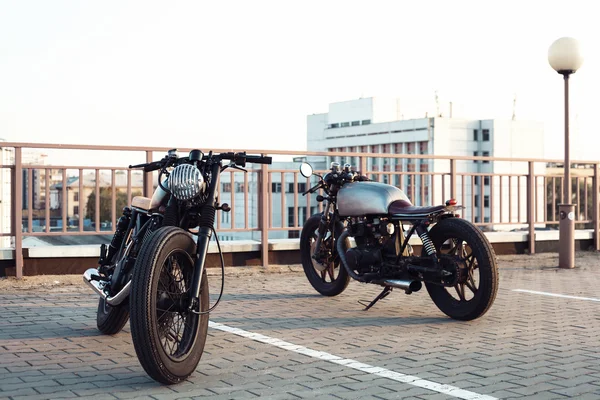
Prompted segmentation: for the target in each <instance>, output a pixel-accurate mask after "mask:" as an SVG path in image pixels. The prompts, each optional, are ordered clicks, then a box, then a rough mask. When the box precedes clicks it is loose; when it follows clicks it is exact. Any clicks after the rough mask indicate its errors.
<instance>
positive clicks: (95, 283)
mask: <svg viewBox="0 0 600 400" xmlns="http://www.w3.org/2000/svg"><path fill="white" fill-rule="evenodd" d="M95 277H98V270H97V269H96V268H90V269H88V270H87V271H85V272H84V273H83V281H84V282H85V283H87V284H88V286H89V287H91V288H92V290H93V291H94V292H95V293H96V294H97V295H98V296H100V297H102V298H103V299H104V300H105V301H106V303H108V305H111V306H118V305H119V304H121V303H122V302H123V301H124V300H125V299H126V298H127V296H129V292H130V291H131V281H129V282H127V284H126V285H125V286H124V287H123V289H121V291H120V292H119V293H117V294H115V295H114V296H108V295H107V294H106V293H104V290H103V289H102V288H101V287H100V284H101V283H103V282H101V281H99V280H98V279H94V278H95Z"/></svg>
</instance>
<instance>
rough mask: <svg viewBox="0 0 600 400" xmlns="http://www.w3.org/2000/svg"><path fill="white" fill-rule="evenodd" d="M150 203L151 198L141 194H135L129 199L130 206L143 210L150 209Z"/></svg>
mask: <svg viewBox="0 0 600 400" xmlns="http://www.w3.org/2000/svg"><path fill="white" fill-rule="evenodd" d="M151 203H152V199H150V198H148V197H143V196H135V197H134V198H133V200H132V201H131V206H132V207H135V208H139V209H141V210H144V211H149V210H150V204H151Z"/></svg>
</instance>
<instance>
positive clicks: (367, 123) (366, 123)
mask: <svg viewBox="0 0 600 400" xmlns="http://www.w3.org/2000/svg"><path fill="white" fill-rule="evenodd" d="M370 123H371V120H370V119H363V120H362V122H361V124H362V125H369V124H370Z"/></svg>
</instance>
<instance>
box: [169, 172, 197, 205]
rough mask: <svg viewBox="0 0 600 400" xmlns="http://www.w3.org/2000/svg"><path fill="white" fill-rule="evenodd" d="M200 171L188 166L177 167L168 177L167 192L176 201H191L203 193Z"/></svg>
mask: <svg viewBox="0 0 600 400" xmlns="http://www.w3.org/2000/svg"><path fill="white" fill-rule="evenodd" d="M204 187H205V182H204V178H203V177H202V173H200V170H199V169H198V168H196V167H195V166H193V165H190V164H182V165H178V166H177V167H175V169H173V171H172V172H171V175H169V190H170V191H171V193H173V196H175V198H176V199H178V200H191V199H193V198H194V197H196V196H198V195H200V194H201V193H202V192H204Z"/></svg>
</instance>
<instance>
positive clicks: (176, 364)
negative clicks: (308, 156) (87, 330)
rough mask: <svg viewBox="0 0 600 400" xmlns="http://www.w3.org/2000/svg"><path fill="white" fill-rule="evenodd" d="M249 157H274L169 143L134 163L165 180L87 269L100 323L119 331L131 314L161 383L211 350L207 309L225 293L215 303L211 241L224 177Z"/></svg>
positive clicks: (145, 359)
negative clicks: (183, 153)
mask: <svg viewBox="0 0 600 400" xmlns="http://www.w3.org/2000/svg"><path fill="white" fill-rule="evenodd" d="M223 161H227V163H223ZM246 162H251V163H261V164H271V157H265V156H258V155H256V156H255V155H246V153H245V152H242V153H221V154H213V153H212V152H210V153H208V154H203V153H202V152H201V151H200V150H192V151H191V152H190V153H189V156H187V157H178V156H177V152H176V150H170V151H169V153H168V155H167V156H165V157H164V158H163V159H162V160H160V161H155V162H151V163H147V164H140V165H130V166H129V167H130V168H143V170H144V171H146V172H149V171H156V170H160V173H159V178H158V187H157V188H156V190H155V192H154V194H153V196H152V198H146V197H141V196H138V197H135V198H134V199H133V201H132V204H131V207H125V209H124V210H123V216H122V217H121V218H120V219H119V221H118V224H117V226H116V229H115V234H114V236H113V239H112V241H111V243H110V245H109V246H108V247H107V246H105V245H102V246H101V251H100V260H99V262H98V268H91V269H88V270H87V271H86V272H85V273H84V274H83V278H84V282H86V283H87V284H88V285H89V286H90V287H91V288H92V289H93V290H94V292H95V293H96V294H98V295H99V296H100V299H99V302H98V311H97V316H96V322H97V326H98V329H99V330H100V331H101V332H102V333H105V334H109V335H112V334H115V333H118V332H119V331H120V330H121V329H122V328H123V326H124V325H125V324H126V323H127V320H128V319H130V320H131V322H130V326H131V336H132V341H133V345H134V347H135V351H136V354H137V356H138V359H139V361H140V363H141V364H142V367H144V370H145V371H146V373H148V375H150V377H152V378H153V379H155V380H156V381H159V382H161V383H166V384H171V383H177V382H180V381H182V380H184V379H185V378H187V377H188V376H190V375H191V374H192V373H193V372H194V370H195V369H196V366H197V365H198V362H199V361H200V357H201V356H202V352H203V351H204V344H205V341H206V335H207V330H208V315H209V312H210V311H212V310H213V309H214V308H215V307H216V305H217V304H218V302H219V300H220V296H219V300H217V301H216V303H215V304H214V305H213V307H211V308H210V309H209V293H208V281H207V277H206V269H205V262H206V256H207V252H208V245H209V242H210V240H211V237H212V235H213V233H214V221H215V214H216V210H222V211H224V212H228V211H230V207H229V205H228V204H226V203H223V204H219V203H218V199H217V184H218V176H219V174H220V173H221V172H223V171H224V170H225V169H227V168H235V169H238V170H242V171H245V170H244V169H243V168H242V167H244V166H245V164H246ZM163 177H164V179H163ZM196 227H197V228H198V229H197V232H193V235H192V232H190V229H193V228H196ZM215 239H217V246H218V248H219V253H220V255H221V267H222V268H224V262H223V255H222V253H221V248H220V245H219V241H218V238H217V236H216V235H215ZM222 283H223V282H222ZM222 288H223V286H221V294H222V293H223V291H222Z"/></svg>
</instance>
